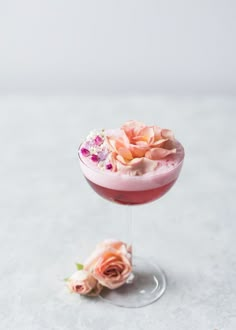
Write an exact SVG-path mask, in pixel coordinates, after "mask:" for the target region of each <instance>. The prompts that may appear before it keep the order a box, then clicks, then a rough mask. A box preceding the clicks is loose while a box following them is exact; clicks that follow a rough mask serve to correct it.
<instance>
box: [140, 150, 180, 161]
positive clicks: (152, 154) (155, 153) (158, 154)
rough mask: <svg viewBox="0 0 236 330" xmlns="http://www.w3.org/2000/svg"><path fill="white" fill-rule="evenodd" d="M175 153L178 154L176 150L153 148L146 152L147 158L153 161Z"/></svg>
mask: <svg viewBox="0 0 236 330" xmlns="http://www.w3.org/2000/svg"><path fill="white" fill-rule="evenodd" d="M174 153H176V149H171V150H167V149H163V148H153V149H151V150H148V151H147V152H146V154H145V157H147V158H149V159H152V160H158V159H162V158H165V157H166V156H168V155H170V154H174Z"/></svg>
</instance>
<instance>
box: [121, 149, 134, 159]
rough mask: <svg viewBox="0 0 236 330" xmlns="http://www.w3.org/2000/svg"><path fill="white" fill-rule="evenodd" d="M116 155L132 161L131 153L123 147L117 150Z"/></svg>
mask: <svg viewBox="0 0 236 330" xmlns="http://www.w3.org/2000/svg"><path fill="white" fill-rule="evenodd" d="M118 153H119V155H120V156H121V157H123V158H124V159H125V160H131V159H133V155H132V153H131V152H130V150H129V149H128V148H125V147H123V148H119V149H118Z"/></svg>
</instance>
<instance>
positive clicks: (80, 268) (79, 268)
mask: <svg viewBox="0 0 236 330" xmlns="http://www.w3.org/2000/svg"><path fill="white" fill-rule="evenodd" d="M75 265H76V268H77V269H78V270H82V269H84V265H82V264H75Z"/></svg>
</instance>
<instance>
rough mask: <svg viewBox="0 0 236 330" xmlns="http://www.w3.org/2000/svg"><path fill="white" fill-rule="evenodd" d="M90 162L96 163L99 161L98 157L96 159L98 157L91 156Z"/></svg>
mask: <svg viewBox="0 0 236 330" xmlns="http://www.w3.org/2000/svg"><path fill="white" fill-rule="evenodd" d="M91 160H92V161H93V162H96V163H97V162H98V161H99V157H98V155H95V154H92V156H91Z"/></svg>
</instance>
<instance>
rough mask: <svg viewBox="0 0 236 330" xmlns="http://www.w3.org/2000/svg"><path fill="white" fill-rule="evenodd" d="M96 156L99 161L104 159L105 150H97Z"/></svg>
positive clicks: (105, 155)
mask: <svg viewBox="0 0 236 330" xmlns="http://www.w3.org/2000/svg"><path fill="white" fill-rule="evenodd" d="M98 157H99V159H100V160H101V161H104V160H105V159H106V158H107V151H99V152H98Z"/></svg>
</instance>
